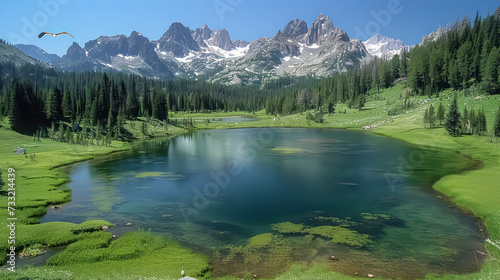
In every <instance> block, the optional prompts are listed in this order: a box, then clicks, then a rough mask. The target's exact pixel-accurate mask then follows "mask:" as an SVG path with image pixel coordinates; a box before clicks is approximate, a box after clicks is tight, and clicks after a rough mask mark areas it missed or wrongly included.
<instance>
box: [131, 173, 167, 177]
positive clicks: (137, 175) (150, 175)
mask: <svg viewBox="0 0 500 280" xmlns="http://www.w3.org/2000/svg"><path fill="white" fill-rule="evenodd" d="M163 174H164V172H142V173H138V174H136V175H135V178H147V177H162V176H163Z"/></svg>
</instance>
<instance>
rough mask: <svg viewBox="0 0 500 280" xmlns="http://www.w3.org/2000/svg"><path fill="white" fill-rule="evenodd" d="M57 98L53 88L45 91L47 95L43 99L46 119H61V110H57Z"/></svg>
mask: <svg viewBox="0 0 500 280" xmlns="http://www.w3.org/2000/svg"><path fill="white" fill-rule="evenodd" d="M58 102H59V100H58V98H57V94H56V91H55V90H54V89H50V90H49V91H48V92H47V97H46V99H45V114H46V116H47V120H49V121H51V122H55V121H59V120H60V119H61V115H62V114H61V111H60V110H59V108H60V104H59V103H58Z"/></svg>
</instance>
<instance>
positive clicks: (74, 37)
mask: <svg viewBox="0 0 500 280" xmlns="http://www.w3.org/2000/svg"><path fill="white" fill-rule="evenodd" d="M61 34H66V35H69V36H71V38H75V37H73V35H71V34H69V33H68V32H61V33H57V34H56V36H59V35H61Z"/></svg>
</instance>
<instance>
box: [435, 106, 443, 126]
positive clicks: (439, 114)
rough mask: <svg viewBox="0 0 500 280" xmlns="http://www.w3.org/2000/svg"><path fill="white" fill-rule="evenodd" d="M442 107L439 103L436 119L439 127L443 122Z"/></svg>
mask: <svg viewBox="0 0 500 280" xmlns="http://www.w3.org/2000/svg"><path fill="white" fill-rule="evenodd" d="M444 114H445V112H444V106H443V104H442V103H439V107H438V111H437V119H438V120H439V125H442V124H443V120H444Z"/></svg>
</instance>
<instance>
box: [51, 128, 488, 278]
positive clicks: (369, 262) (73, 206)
mask: <svg viewBox="0 0 500 280" xmlns="http://www.w3.org/2000/svg"><path fill="white" fill-rule="evenodd" d="M473 165H474V162H470V161H467V160H466V159H463V158H462V157H461V156H459V155H457V154H455V153H447V152H446V153H445V152H438V151H429V150H422V149H419V148H416V147H413V146H410V145H407V144H405V143H402V142H399V141H396V140H393V139H388V138H384V137H379V136H374V135H371V134H367V133H363V132H357V131H341V130H316V129H274V130H271V129H241V130H212V131H199V132H196V133H192V134H189V135H185V136H180V137H177V138H174V139H171V140H152V141H147V142H142V143H138V144H137V145H136V146H135V148H134V151H132V152H130V153H124V154H120V155H114V156H110V157H107V158H104V159H100V160H94V161H90V162H86V163H82V164H78V165H75V166H73V167H72V168H71V170H70V171H69V172H70V174H71V179H72V182H71V183H70V184H69V187H70V188H71V189H72V201H71V202H70V203H68V204H67V205H66V206H65V207H64V208H62V209H61V210H54V211H51V212H49V214H48V215H46V216H45V217H43V218H42V222H48V221H70V222H76V223H80V222H83V221H85V220H89V219H105V220H108V221H110V222H112V223H114V224H116V225H117V226H116V227H115V228H114V229H113V232H114V233H115V234H118V235H120V234H122V233H123V232H125V231H128V230H135V229H137V228H138V227H140V228H145V229H148V228H151V229H152V230H153V231H154V232H157V233H161V234H164V235H166V236H168V237H171V238H173V239H176V240H178V241H180V242H182V243H184V244H186V245H188V246H191V247H193V248H194V249H195V250H198V251H200V252H203V253H206V254H209V255H210V256H211V259H212V264H213V266H214V274H216V275H224V274H233V275H236V276H242V275H244V274H245V273H249V272H251V273H254V272H255V273H257V272H258V273H259V275H266V276H272V275H275V274H276V273H279V272H282V271H284V270H286V268H287V267H288V266H289V265H291V264H292V263H294V262H297V261H301V262H306V263H310V264H315V263H318V262H329V261H328V257H329V256H330V255H335V256H337V257H339V261H337V262H330V266H331V267H332V269H336V270H339V271H342V272H345V273H348V274H354V273H355V272H358V273H373V274H376V275H380V276H385V277H394V278H396V277H400V278H404V279H413V278H417V277H422V276H424V275H425V274H426V273H430V272H435V273H444V272H448V273H449V272H457V273H462V272H469V271H474V270H477V269H478V268H479V267H480V265H481V262H482V260H481V256H479V255H477V256H476V254H475V251H476V250H483V242H482V239H481V235H480V233H479V231H478V228H477V225H476V224H477V223H476V221H475V219H474V218H473V217H471V216H468V215H464V214H463V213H462V211H461V210H459V209H457V208H455V207H451V205H450V204H449V203H448V202H445V201H444V200H443V199H442V198H440V197H438V194H437V193H435V192H434V191H432V188H431V185H432V183H434V182H435V181H436V180H438V179H439V178H440V177H442V176H444V175H447V174H452V173H457V172H460V171H461V170H466V169H469V168H472V166H473ZM380 214H383V215H384V216H379V215H380ZM318 217H328V218H332V217H333V218H338V219H340V220H341V221H337V222H332V221H331V220H329V221H327V220H325V219H323V220H321V218H318ZM283 222H292V223H295V224H302V225H304V226H305V227H307V228H314V227H319V226H341V227H344V228H349V230H350V231H352V232H355V233H359V234H365V235H367V236H369V238H370V240H371V241H372V243H371V244H366V245H365V246H362V247H359V246H350V245H349V244H346V243H334V242H331V241H330V239H329V238H325V237H321V236H319V235H310V234H306V233H296V234H280V233H279V232H276V231H273V230H272V228H271V227H272V225H273V224H278V223H283ZM126 223H133V225H132V226H125V224H126ZM263 233H273V234H274V237H273V238H275V239H273V240H275V241H276V242H274V241H273V242H274V243H272V244H268V245H266V246H264V247H262V248H260V247H259V248H257V249H255V250H254V251H252V252H251V254H249V253H248V252H249V251H248V250H250V249H249V247H245V246H246V245H247V244H249V242H250V241H249V238H251V237H253V236H256V235H259V234H263ZM311 240H312V241H311ZM238 246H241V248H242V249H235V248H236V247H238ZM245 250H247V251H245ZM252 250H253V249H252ZM231 252H232V253H234V255H235V256H232V255H231V254H232V253H231ZM235 252H236V253H235ZM228 255H231V256H232V257H228ZM250 255H251V256H252V258H251V257H250ZM284 255H286V257H285V256H284ZM256 256H258V258H257V259H254V257H256ZM266 258H268V259H266ZM270 260H279V261H270Z"/></svg>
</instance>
